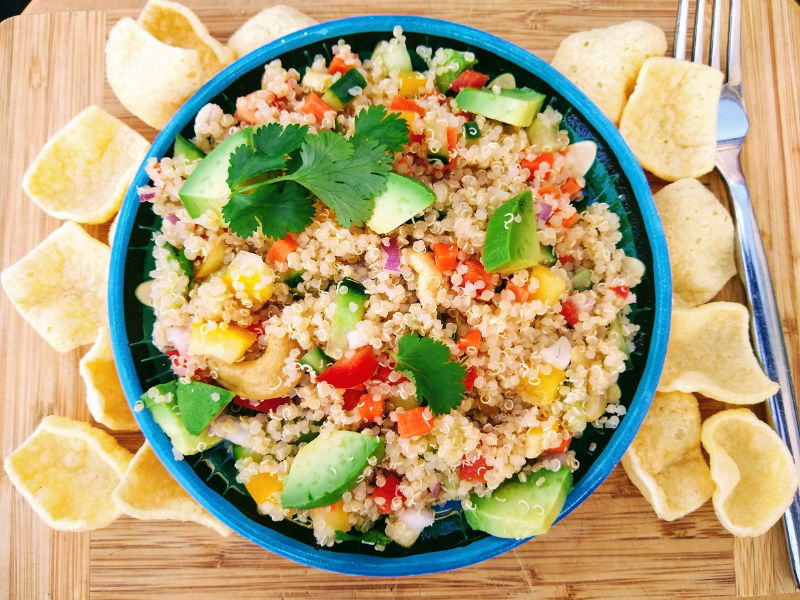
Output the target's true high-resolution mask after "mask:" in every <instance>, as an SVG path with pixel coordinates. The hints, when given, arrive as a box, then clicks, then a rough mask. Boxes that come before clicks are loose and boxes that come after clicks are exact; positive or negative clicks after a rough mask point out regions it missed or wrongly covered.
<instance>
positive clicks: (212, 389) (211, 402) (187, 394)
mask: <svg viewBox="0 0 800 600" xmlns="http://www.w3.org/2000/svg"><path fill="white" fill-rule="evenodd" d="M176 396H177V397H178V410H180V412H181V421H182V422H183V425H184V427H186V431H188V432H189V433H191V434H192V435H200V434H201V433H202V432H203V431H205V430H206V428H207V427H208V426H209V424H210V423H211V421H213V420H214V419H216V418H217V415H219V413H221V412H222V409H223V408H225V407H226V406H227V405H228V403H229V402H230V401H231V400H233V398H234V396H236V394H235V393H234V392H231V391H230V390H226V389H223V388H220V387H217V386H215V385H209V384H207V383H203V382H201V381H192V382H191V383H179V384H178V392H177V394H176Z"/></svg>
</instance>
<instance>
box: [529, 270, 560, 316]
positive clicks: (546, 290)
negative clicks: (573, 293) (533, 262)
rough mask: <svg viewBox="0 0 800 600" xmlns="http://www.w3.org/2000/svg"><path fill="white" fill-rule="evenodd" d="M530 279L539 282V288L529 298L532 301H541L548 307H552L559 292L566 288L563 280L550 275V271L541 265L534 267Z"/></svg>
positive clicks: (556, 300)
mask: <svg viewBox="0 0 800 600" xmlns="http://www.w3.org/2000/svg"><path fill="white" fill-rule="evenodd" d="M531 277H535V278H536V279H538V280H539V287H538V288H537V289H536V291H535V292H533V296H532V297H531V298H532V299H533V300H541V301H542V302H544V303H545V304H547V305H548V306H552V305H553V304H555V303H556V302H558V298H559V297H560V296H561V292H563V291H564V290H565V289H566V287H567V284H566V282H565V281H564V280H563V279H561V278H560V277H559V276H558V275H554V274H553V273H551V272H550V269H548V268H547V267H545V266H543V265H539V266H538V267H536V268H535V269H534V270H533V273H531Z"/></svg>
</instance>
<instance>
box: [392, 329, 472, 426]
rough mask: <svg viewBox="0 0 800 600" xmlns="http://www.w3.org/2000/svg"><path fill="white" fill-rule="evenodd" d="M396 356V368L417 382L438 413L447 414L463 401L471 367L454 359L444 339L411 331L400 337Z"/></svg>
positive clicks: (418, 389)
mask: <svg viewBox="0 0 800 600" xmlns="http://www.w3.org/2000/svg"><path fill="white" fill-rule="evenodd" d="M394 358H395V360H396V361H397V364H396V365H395V367H394V368H395V370H396V371H400V372H401V373H403V374H404V375H405V376H406V377H408V378H409V379H411V380H412V381H413V382H414V385H416V386H417V394H418V395H419V396H421V397H422V398H423V399H425V401H426V402H427V403H428V406H429V407H430V409H431V411H432V412H433V413H434V414H437V415H443V414H447V413H449V412H450V411H451V410H453V409H454V408H457V407H458V405H459V404H461V398H462V396H463V395H464V394H465V393H466V388H465V387H464V380H465V379H466V377H467V369H466V367H465V366H464V365H462V364H461V363H458V362H453V361H451V360H450V350H448V348H447V346H445V345H444V344H443V343H442V342H438V341H436V340H432V339H431V338H427V337H423V338H421V337H419V336H418V335H416V334H414V333H407V334H406V335H404V336H403V337H401V338H400V341H399V342H398V344H397V355H396V356H395V357H394Z"/></svg>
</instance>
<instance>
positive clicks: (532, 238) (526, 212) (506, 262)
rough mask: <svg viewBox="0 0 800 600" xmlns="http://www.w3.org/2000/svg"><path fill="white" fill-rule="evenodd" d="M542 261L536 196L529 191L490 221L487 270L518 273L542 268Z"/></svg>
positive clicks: (487, 238) (484, 258)
mask: <svg viewBox="0 0 800 600" xmlns="http://www.w3.org/2000/svg"><path fill="white" fill-rule="evenodd" d="M540 259H541V251H540V247H539V240H538V239H537V238H536V213H535V212H534V211H533V194H531V192H530V190H528V191H525V192H522V193H521V194H519V195H517V196H514V197H513V198H511V200H508V201H506V202H505V203H504V204H503V205H502V206H500V208H498V209H497V210H496V211H494V213H493V214H492V216H491V217H489V223H488V225H487V226H486V242H485V243H484V245H483V266H484V267H486V270H487V271H488V272H490V273H515V272H516V271H519V270H520V269H527V268H528V267H532V266H534V265H537V264H539V260H540Z"/></svg>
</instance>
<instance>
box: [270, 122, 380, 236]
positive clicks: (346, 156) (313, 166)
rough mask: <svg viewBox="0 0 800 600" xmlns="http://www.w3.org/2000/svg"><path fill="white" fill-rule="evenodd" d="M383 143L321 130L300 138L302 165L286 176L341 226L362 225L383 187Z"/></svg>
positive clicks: (370, 213)
mask: <svg viewBox="0 0 800 600" xmlns="http://www.w3.org/2000/svg"><path fill="white" fill-rule="evenodd" d="M385 157H386V148H385V146H383V145H381V144H380V143H378V142H377V141H376V140H374V139H371V138H362V137H355V138H353V139H352V140H346V139H345V138H343V137H341V136H339V135H336V134H335V133H333V132H331V131H320V132H319V134H318V135H316V136H313V135H309V136H308V137H306V139H305V140H303V145H302V146H301V149H300V158H301V159H302V161H303V164H302V165H301V166H300V167H299V168H298V169H297V170H296V171H294V172H293V173H291V174H288V175H286V176H285V178H286V179H290V180H293V181H296V182H297V183H299V184H300V185H302V186H303V187H305V188H306V189H308V190H309V191H311V192H312V193H313V194H314V195H315V196H317V197H318V198H319V199H320V200H321V201H322V202H324V203H325V204H327V205H328V206H329V207H330V208H332V209H333V210H334V212H335V213H336V219H337V220H338V221H339V224H340V225H342V226H343V227H350V223H351V222H352V223H355V224H356V225H362V224H363V223H364V222H365V221H367V220H369V218H370V217H371V216H372V209H373V208H374V206H375V201H374V200H373V196H375V195H377V194H379V193H381V192H382V191H383V190H384V189H386V174H387V173H388V171H389V170H390V169H391V167H390V166H389V165H388V164H386V163H385V162H384V159H385Z"/></svg>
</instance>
